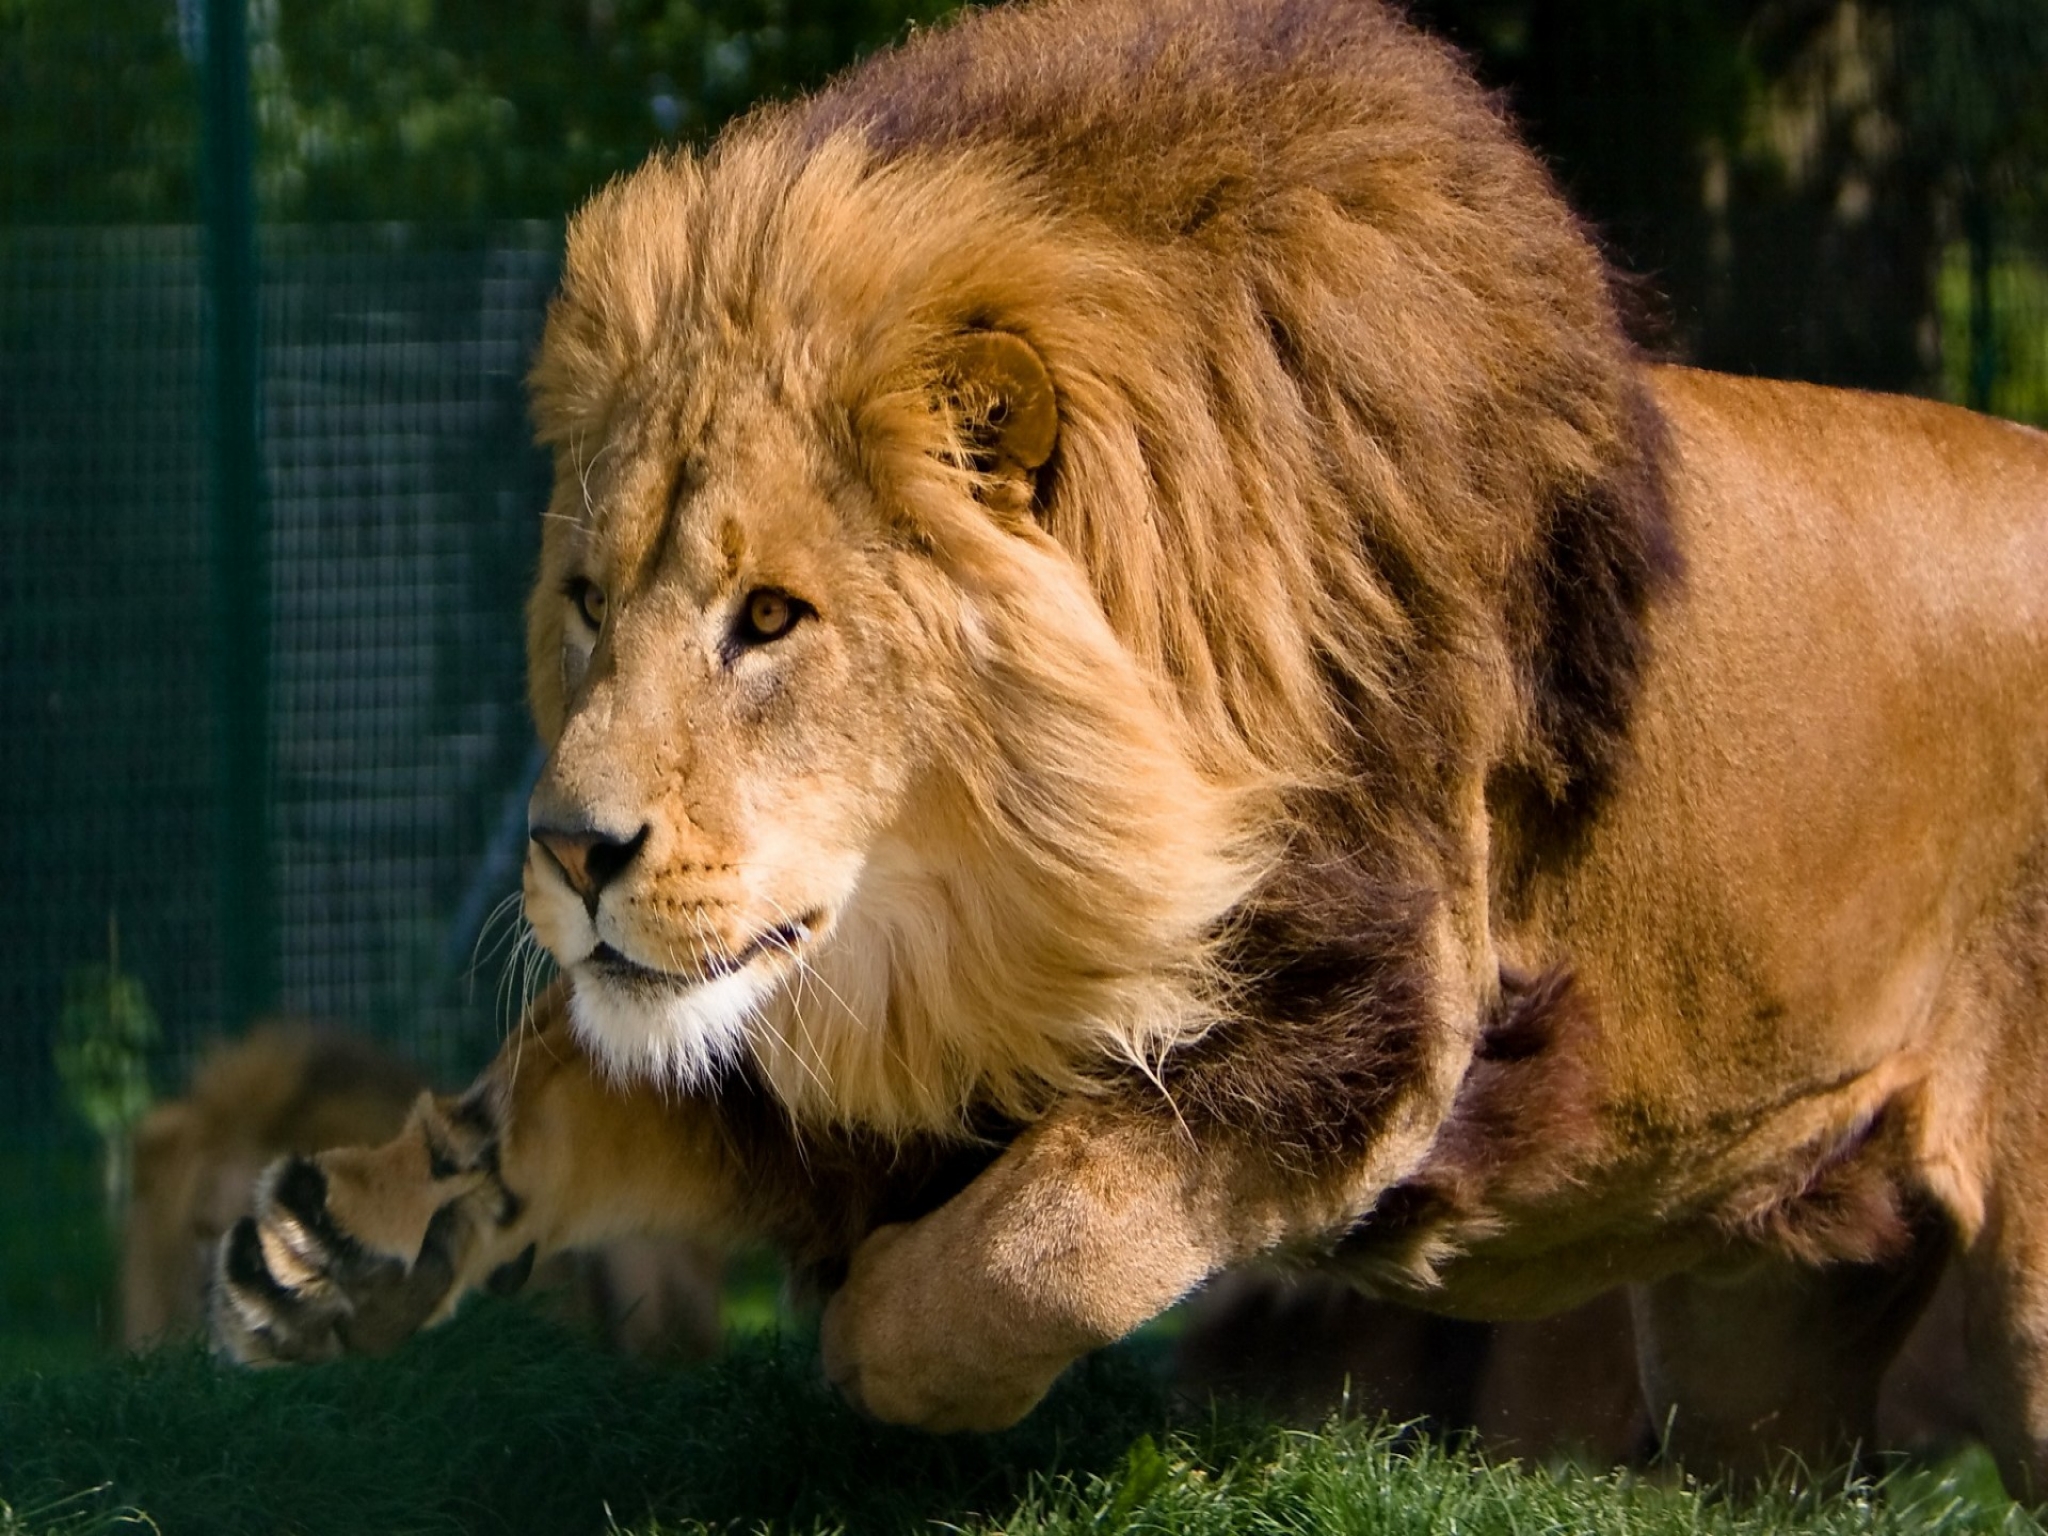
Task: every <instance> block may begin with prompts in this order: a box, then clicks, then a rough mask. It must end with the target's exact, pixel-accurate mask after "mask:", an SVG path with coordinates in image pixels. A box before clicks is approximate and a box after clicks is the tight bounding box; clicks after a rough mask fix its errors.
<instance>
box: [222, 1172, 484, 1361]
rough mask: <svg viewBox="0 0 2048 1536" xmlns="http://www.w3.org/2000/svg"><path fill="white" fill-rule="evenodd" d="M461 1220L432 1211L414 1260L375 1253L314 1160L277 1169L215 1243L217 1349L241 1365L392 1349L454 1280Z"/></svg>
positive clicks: (451, 1211) (450, 1212)
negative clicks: (347, 1224) (247, 1211)
mask: <svg viewBox="0 0 2048 1536" xmlns="http://www.w3.org/2000/svg"><path fill="white" fill-rule="evenodd" d="M460 1221H461V1215H460V1213H459V1211H458V1210H457V1208H456V1206H455V1205H454V1204H453V1203H450V1204H448V1205H445V1206H443V1207H442V1208H441V1209H440V1210H438V1211H437V1212H435V1214H434V1216H433V1218H432V1220H431V1221H429V1223H428V1225H427V1229H426V1235H425V1238H424V1240H423V1241H422V1242H421V1244H420V1246H419V1251H418V1253H417V1254H416V1255H415V1256H414V1257H413V1258H412V1259H411V1260H410V1262H408V1261H406V1260H403V1259H400V1258H397V1257H394V1256H392V1255H389V1254H380V1253H376V1252H372V1251H371V1250H370V1249H369V1248H367V1247H365V1246H364V1244H363V1243H361V1242H360V1241H358V1240H357V1239H356V1238H355V1237H353V1236H351V1235H350V1234H349V1233H348V1231H346V1230H345V1229H344V1227H343V1226H342V1224H341V1223H340V1222H338V1221H337V1220H336V1219H335V1217H334V1214H333V1212H332V1210H331V1208H330V1206H329V1204H328V1180H327V1174H326V1172H325V1171H324V1170H323V1169H322V1168H321V1166H320V1164H319V1163H318V1162H316V1161H314V1160H313V1159H311V1158H305V1157H293V1158H287V1159H286V1160H285V1161H283V1162H281V1163H277V1164H275V1165H273V1166H272V1167H271V1168H270V1170H269V1171H268V1172H267V1173H265V1174H264V1176H263V1179H262V1181H261V1183H260V1184H259V1185H258V1186H257V1197H256V1210H255V1214H254V1215H251V1216H244V1217H243V1218H242V1219H241V1220H240V1221H238V1222H236V1223H235V1225H234V1226H233V1227H232V1228H231V1229H230V1230H229V1231H228V1233H227V1235H226V1236H225V1237H223V1238H222V1239H221V1244H220V1249H219V1252H218V1254H217V1256H216V1260H215V1268H214V1274H213V1283H212V1287H211V1296H210V1300H209V1304H208V1311H209V1314H210V1323H211V1327H212V1331H213V1337H214V1342H215V1345H216V1347H217V1348H219V1349H220V1350H221V1351H222V1352H223V1353H225V1354H227V1355H229V1356H231V1357H233V1358H234V1359H236V1360H238V1361H240V1362H242V1363H243V1364H245V1365H270V1364H276V1363H278V1362H281V1361H308V1360H327V1359H332V1358H334V1357H335V1356H337V1355H342V1354H381V1353H383V1352H385V1351H387V1350H390V1349H393V1348H395V1347H396V1346H397V1345H398V1344H399V1343H400V1342H401V1341H402V1340H404V1339H405V1338H406V1337H408V1336H409V1335H411V1334H413V1333H415V1332H416V1331H418V1329H419V1328H420V1326H421V1325H422V1324H423V1323H425V1322H426V1321H427V1319H428V1318H429V1317H430V1316H432V1315H433V1313H434V1310H435V1308H436V1307H438V1306H439V1305H440V1304H441V1302H442V1300H443V1298H444V1297H446V1296H447V1294H448V1292H449V1290H450V1288H451V1286H452V1285H453V1284H454V1279H455V1264H454V1248H455V1236H456V1230H457V1227H458V1225H459V1223H460Z"/></svg>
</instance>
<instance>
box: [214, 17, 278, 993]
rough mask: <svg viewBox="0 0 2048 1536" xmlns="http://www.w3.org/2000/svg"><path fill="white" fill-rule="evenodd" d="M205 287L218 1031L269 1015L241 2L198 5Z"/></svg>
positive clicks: (266, 663) (252, 245) (250, 154)
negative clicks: (202, 32)
mask: <svg viewBox="0 0 2048 1536" xmlns="http://www.w3.org/2000/svg"><path fill="white" fill-rule="evenodd" d="M205 70H206V89H205V137H204V151H205V156H206V164H205V175H204V177H203V184H204V188H205V197H206V287H207V295H208V299H209V313H208V321H207V324H208V331H209V351H210V353H211V357H212V378H211V384H212V400H211V405H212V433H211V436H212V442H211V445H210V447H211V453H210V459H211V467H212V471H213V541H214V547H213V575H214V601H213V617H214V647H215V658H214V690H215V704H216V712H217V719H218V725H219V735H218V739H217V744H216V753H217V780H216V783H217V800H216V815H217V817H218V821H219V827H220V870H219V885H220V893H219V924H220V961H221V1009H222V1015H223V1018H222V1022H223V1023H225V1024H226V1025H227V1026H228V1027H230V1028H232V1029H239V1028H240V1027H242V1026H243V1025H245V1024H247V1023H248V1022H249V1020H250V1019H251V1018H253V1017H254V1016H255V1015H257V1014H259V1013H261V1012H263V1011H265V1010H267V1009H269V1008H270V1007H272V1006H274V1004H275V1001H276V994H277V954H276V948H277V947H276V942H275V934H276V920H275V913H274V903H273V898H272V891H271V870H270V815H269V811H270V710H269V687H270V582H269V552H268V539H267V536H266V535H267V527H266V523H267V520H266V517H265V510H264V496H263V467H262V460H261V457H260V454H261V446H260V441H259V438H258V435H257V434H258V421H257V408H258V402H257V390H258V383H259V376H258V353H257V345H258V338H257V328H256V319H257V311H256V297H257V295H256V195H255V146H254V131H253V126H252V123H251V115H250V103H249V40H248V12H247V0H206V64H205Z"/></svg>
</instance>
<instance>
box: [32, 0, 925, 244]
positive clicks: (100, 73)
mask: <svg viewBox="0 0 2048 1536" xmlns="http://www.w3.org/2000/svg"><path fill="white" fill-rule="evenodd" d="M951 9H953V0H527V3H524V4H520V5H512V6H507V5H503V4H500V3H497V0H250V11H249V36H250V53H251V58H250V78H251V89H252V94H253V96H254V108H255V114H256V129H257V138H258V150H259V153H258V168H257V178H258V188H257V194H258V202H259V206H260V208H261V211H262V213H263V214H264V216H265V217H268V218H281V219H292V218H308V217H311V218H347V219H354V218H372V219H463V218H476V217H544V218H556V217H560V216H561V214H562V213H563V212H564V211H565V210H567V209H568V208H570V207H573V206H574V205H575V204H576V203H577V202H578V201H579V200H580V199H581V198H582V197H583V196H585V195H586V194H587V193H588V192H589V191H590V190H591V189H592V188H594V187H595V186H597V185H598V184H599V183H601V182H602V181H603V180H604V179H605V178H607V177H609V176H612V175H615V174H617V173H618V172H620V171H622V170H625V169H627V168H628V167H630V166H632V165H634V164H636V163H637V162H638V161H639V160H640V159H641V158H643V157H644V156H645V155H646V154H647V152H648V151H649V150H650V149H652V148H654V147H656V146H658V145H661V144H664V143H674V142H678V141H685V142H687V141H691V140H702V139H704V138H706V137H708V136H709V135H710V134H711V133H712V132H714V131H716V129H717V128H718V126H719V125H720V124H721V123H723V122H724V121H725V119H726V118H728V117H730V116H731V115H732V114H733V113H735V112H737V111H739V110H741V109H743V108H744V107H746V106H747V105H748V104H749V103H751V102H753V101H755V100H757V99H759V98H762V97H773V96H785V95H788V94H790V93H792V92H794V91H797V90H801V89H803V88H804V87H806V86H809V85H813V84H815V83H817V82H818V81H821V80H823V79H824V78H825V77H826V76H827V75H829V74H830V73H832V71H834V70H836V69H838V68H841V67H842V66H844V65H845V64H846V63H848V62H849V61H851V60H852V59H854V58H856V57H858V56H859V55H860V54H861V53H863V52H865V51H867V50H869V49H872V48H875V47H877V46H880V45H882V44H884V43H887V42H890V41H892V40H894V39H895V38H897V37H898V36H900V35H901V34H902V33H903V32H904V30H905V29H906V28H907V27H908V26H910V25H913V24H915V23H917V22H921V21H930V20H933V19H935V18H936V17H938V16H940V15H942V14H944V13H945V12H947V11H949V10H951ZM202 12H203V5H202V4H201V3H200V0H175V3H174V0H93V3H92V4H91V5H89V6H87V5H81V4H79V3H78V0H0V146H4V148H0V212H4V213H5V215H6V216H7V217H8V219H9V220H10V221H12V222H17V223H21V222H50V221H64V222H85V221H96V220H115V219H187V218H190V217H191V216H192V215H193V213H194V211H195V208H196V200H195V187H196V184H197V178H196V166H197V157H198V146H199V122H198V79H197V66H196V63H195V61H196V60H197V59H199V58H201V57H203V53H204V38H203V35H202V32H201V25H202V24H201V21H200V19H199V18H200V16H201V14H202Z"/></svg>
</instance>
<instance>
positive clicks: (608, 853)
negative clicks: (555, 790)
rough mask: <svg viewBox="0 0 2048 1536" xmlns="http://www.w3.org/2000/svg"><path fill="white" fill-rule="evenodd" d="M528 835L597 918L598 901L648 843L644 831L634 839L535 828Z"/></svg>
mask: <svg viewBox="0 0 2048 1536" xmlns="http://www.w3.org/2000/svg"><path fill="white" fill-rule="evenodd" d="M528 835H529V836H531V837H532V838H533V840H534V841H535V842H536V843H539V844H540V845H541V847H542V848H543V849H545V850H546V852H547V854H548V856H549V857H550V858H552V859H553V860H554V861H555V862H556V863H557V864H559V865H561V866H562V873H563V874H565V875H567V876H568V877H569V884H570V886H571V887H573V888H574V890H575V892H576V894H577V895H578V896H581V897H582V898H583V905H584V906H586V907H587V908H589V909H590V912H591V915H592V916H595V915H596V913H597V898H598V897H599V896H601V895H603V894H604V888H605V887H606V886H608V885H610V884H611V883H612V881H614V880H616V879H617V878H618V877H619V875H620V874H621V873H622V872H623V871H624V870H625V868H626V866H627V865H629V864H631V863H632V862H633V860H634V858H635V857H636V856H637V855H638V854H639V852H640V849H641V846H642V845H643V844H644V843H646V841H647V828H646V827H644V826H643V827H641V829H640V830H639V831H638V832H635V833H634V834H633V835H632V836H631V837H618V836H615V835H614V834H612V833H610V832H603V831H597V830H592V829H586V828H569V827H535V828H533V829H532V830H531V832H530V833H529V834H528Z"/></svg>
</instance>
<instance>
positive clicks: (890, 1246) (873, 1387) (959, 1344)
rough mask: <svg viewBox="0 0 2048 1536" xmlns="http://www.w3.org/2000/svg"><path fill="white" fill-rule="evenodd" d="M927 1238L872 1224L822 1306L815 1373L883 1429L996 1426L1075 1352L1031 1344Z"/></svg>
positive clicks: (998, 1304)
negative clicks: (819, 1367) (820, 1358)
mask: <svg viewBox="0 0 2048 1536" xmlns="http://www.w3.org/2000/svg"><path fill="white" fill-rule="evenodd" d="M927 1220H929V1218H927ZM931 1239H932V1234H931V1233H930V1232H928V1231H927V1230H926V1225H925V1223H919V1224H917V1225H915V1226H907V1227H883V1228H881V1229H880V1230H878V1231H876V1232H875V1233H873V1234H872V1235H871V1236H870V1237H869V1238H868V1239H867V1241H866V1242H864V1243H862V1244H861V1246H860V1248H859V1250H858V1251H857V1252H856V1253H855V1254H854V1258H853V1267H852V1271H851V1273H850V1274H849V1275H848V1277H847V1281H846V1284H845V1285H844V1286H843V1287H842V1288H841V1289H840V1290H839V1291H838V1293H837V1294H835V1295H834V1296H833V1298H832V1300H831V1301H830V1302H829V1303H828V1304H827V1306H826V1308H825V1320H824V1328H823V1334H822V1337H821V1340H820V1343H821V1346H822V1349H823V1354H824V1364H825V1374H826V1376H827V1377H828V1378H829V1379H830V1381H831V1382H832V1384H833V1385H834V1386H836V1387H837V1388H838V1389H839V1390H840V1391H841V1392H843V1393H844V1394H845V1395H846V1396H847V1398H848V1399H849V1400H850V1401H851V1402H852V1403H853V1404H854V1405H855V1406H856V1407H859V1408H861V1409H864V1410H865V1411H866V1412H868V1413H871V1414H873V1415H874V1416H875V1417H876V1418H878V1419H881V1420H884V1421H885V1422H887V1423H891V1424H909V1425H913V1426H915V1427H917V1428H919V1429H928V1430H932V1431H935V1432H939V1433H947V1432H951V1431H956V1430H973V1431H982V1432H985V1431H989V1430H997V1429H1006V1428H1008V1427H1009V1426H1010V1425H1012V1424H1014V1423H1016V1422H1017V1421H1018V1420H1019V1419H1021V1418H1023V1417H1024V1415H1025V1414H1027V1413H1029V1412H1030V1411H1031V1410H1032V1409H1033V1408H1034V1407H1036V1406H1037V1405H1038V1401H1039V1399H1040V1398H1042V1397H1044V1396H1045V1394H1046V1392H1047V1391H1048V1390H1050V1389H1051V1387H1052V1384H1053V1382H1054V1381H1055V1380H1056V1379H1058V1377H1059V1374H1060V1372H1061V1371H1063V1370H1065V1369H1066V1367H1067V1366H1068V1364H1069V1363H1071V1362H1072V1361H1073V1360H1074V1359H1075V1357H1076V1356H1077V1355H1079V1354H1080V1353H1081V1352H1082V1350H1081V1349H1080V1348H1077V1347H1075V1346H1074V1345H1073V1344H1071V1343H1057V1344H1055V1343H1050V1342H1048V1341H1046V1340H1043V1339H1034V1338H1033V1337H1031V1333H1032V1330H1030V1329H1029V1328H1028V1327H1027V1326H1025V1320H1024V1319H1023V1318H1021V1317H1020V1316H1018V1315H1017V1311H1016V1309H1015V1308H1014V1307H1006V1306H1004V1305H1003V1304H1002V1301H1001V1300H1000V1298H998V1297H996V1296H995V1295H993V1294H992V1293H991V1288H990V1287H989V1286H987V1285H986V1284H981V1283H977V1280H976V1277H975V1275H974V1273H973V1271H972V1269H971V1267H967V1266H963V1264H962V1263H961V1256H960V1255H959V1254H957V1253H948V1252H946V1251H945V1245H944V1244H943V1243H937V1244H935V1243H934V1242H933V1241H932V1240H931ZM935 1248H936V1249H937V1250H938V1251H931V1250H933V1249H935Z"/></svg>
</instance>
